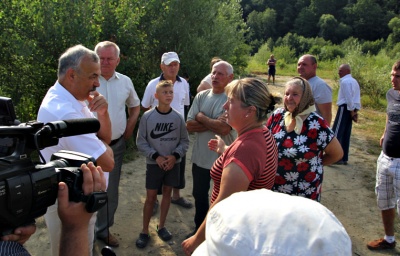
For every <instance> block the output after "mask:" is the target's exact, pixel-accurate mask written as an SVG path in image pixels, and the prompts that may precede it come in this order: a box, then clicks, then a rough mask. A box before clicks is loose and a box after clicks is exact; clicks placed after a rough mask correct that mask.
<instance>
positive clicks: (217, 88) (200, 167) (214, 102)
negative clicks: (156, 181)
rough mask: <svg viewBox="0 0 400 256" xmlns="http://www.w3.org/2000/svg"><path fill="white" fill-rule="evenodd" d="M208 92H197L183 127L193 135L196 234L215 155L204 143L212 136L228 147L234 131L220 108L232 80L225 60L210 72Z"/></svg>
mask: <svg viewBox="0 0 400 256" xmlns="http://www.w3.org/2000/svg"><path fill="white" fill-rule="evenodd" d="M211 79H212V89H208V90H205V91H201V92H199V93H198V94H197V95H196V97H195V98H194V101H193V103H192V106H191V107H190V110H189V114H188V118H187V122H186V127H187V129H188V132H195V141H194V143H193V153H192V175H193V197H194V199H195V207H196V211H195V216H194V223H195V225H196V227H195V230H194V232H192V233H190V234H189V235H188V236H192V234H194V233H196V231H197V229H198V228H199V227H200V225H201V224H202V222H203V221H204V219H205V217H206V216H207V212H208V208H209V206H210V203H209V202H210V200H209V195H208V194H209V193H208V191H209V190H210V181H211V176H210V169H211V167H212V165H213V164H214V162H215V160H216V159H217V158H218V154H217V153H216V152H214V151H211V150H209V149H208V141H209V140H210V139H214V138H215V135H219V136H221V138H222V139H223V140H224V142H225V144H226V145H230V144H231V143H232V142H233V140H234V139H235V137H236V132H235V131H234V130H233V129H232V128H231V127H230V126H229V125H228V124H227V123H226V122H225V115H224V113H223V108H222V106H223V105H224V104H225V102H226V101H227V96H226V94H225V87H226V86H227V85H228V83H229V82H231V81H232V79H233V67H232V65H231V64H229V63H228V62H226V61H219V62H217V63H215V64H214V66H213V67H212V71H211Z"/></svg>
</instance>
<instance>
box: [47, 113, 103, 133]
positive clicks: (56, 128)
mask: <svg viewBox="0 0 400 256" xmlns="http://www.w3.org/2000/svg"><path fill="white" fill-rule="evenodd" d="M99 129H100V122H99V120H97V119H96V118H78V119H69V120H63V121H54V122H49V123H47V124H45V125H44V126H43V128H42V129H41V131H40V134H41V135H50V136H51V137H57V138H61V137H69V136H75V135H81V134H86V133H95V132H97V131H98V130H99Z"/></svg>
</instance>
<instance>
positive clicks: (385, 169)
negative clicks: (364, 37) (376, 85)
mask: <svg viewBox="0 0 400 256" xmlns="http://www.w3.org/2000/svg"><path fill="white" fill-rule="evenodd" d="M391 80H392V88H391V89H389V91H388V92H387V93H386V100H387V109H386V127H385V130H384V132H383V135H382V137H381V139H380V141H379V143H380V145H381V146H382V152H381V154H380V156H379V158H378V161H377V174H376V186H375V193H376V195H377V202H378V208H379V209H380V210H381V216H382V222H383V228H384V231H385V236H384V237H383V238H380V239H378V240H373V241H371V242H369V243H368V244H367V247H368V249H370V250H385V249H394V248H395V247H396V241H395V237H394V221H395V218H396V209H395V207H396V203H397V212H400V209H399V208H400V205H399V200H400V190H399V188H400V150H399V148H400V60H398V61H397V62H396V63H394V65H393V67H392V72H391Z"/></svg>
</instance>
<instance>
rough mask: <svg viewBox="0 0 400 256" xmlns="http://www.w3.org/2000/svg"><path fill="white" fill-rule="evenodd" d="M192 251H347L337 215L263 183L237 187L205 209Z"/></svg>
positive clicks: (307, 254) (282, 255)
mask: <svg viewBox="0 0 400 256" xmlns="http://www.w3.org/2000/svg"><path fill="white" fill-rule="evenodd" d="M192 255H193V256H195V255H197V256H199V255H221V256H223V255H227V256H236V255H240V256H242V255H246V256H247V255H257V256H258V255H268V256H272V255H275V256H276V255H279V256H292V255H296V256H317V255H318V256H320V255H325V256H334V255H335V256H336V255H337V256H347V255H349V256H350V255H352V251H351V240H350V237H349V235H348V234H347V232H346V230H345V229H344V227H343V226H342V224H341V223H340V221H339V220H338V219H337V218H336V217H335V215H333V213H332V212H331V211H329V210H328V209H327V208H326V207H325V206H323V205H322V204H320V203H318V202H316V201H313V200H311V199H307V198H303V197H299V196H290V195H287V194H283V193H279V192H272V191H270V190H266V189H259V190H253V191H248V192H239V193H235V194H233V195H231V196H230V197H228V198H226V199H224V200H223V201H221V202H219V203H218V204H216V205H215V206H214V207H213V208H212V209H211V210H210V212H209V213H208V216H207V225H206V240H205V241H204V242H203V243H202V244H201V245H200V246H199V247H198V248H197V249H196V250H195V251H194V253H193V254H192Z"/></svg>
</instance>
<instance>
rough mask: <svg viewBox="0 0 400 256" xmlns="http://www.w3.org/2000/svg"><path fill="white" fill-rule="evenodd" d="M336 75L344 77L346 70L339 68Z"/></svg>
mask: <svg viewBox="0 0 400 256" xmlns="http://www.w3.org/2000/svg"><path fill="white" fill-rule="evenodd" d="M338 74H339V77H340V78H342V77H344V76H345V75H346V70H345V69H344V68H343V67H339V70H338Z"/></svg>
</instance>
